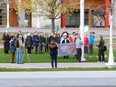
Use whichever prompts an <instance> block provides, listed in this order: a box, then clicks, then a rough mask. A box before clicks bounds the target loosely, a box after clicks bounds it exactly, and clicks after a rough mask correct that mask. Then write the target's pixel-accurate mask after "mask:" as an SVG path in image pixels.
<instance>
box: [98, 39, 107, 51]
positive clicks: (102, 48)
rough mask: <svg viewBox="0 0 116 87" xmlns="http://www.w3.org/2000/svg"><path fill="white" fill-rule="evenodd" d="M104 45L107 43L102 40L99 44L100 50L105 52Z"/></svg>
mask: <svg viewBox="0 0 116 87" xmlns="http://www.w3.org/2000/svg"><path fill="white" fill-rule="evenodd" d="M104 44H105V41H104V40H103V39H101V40H100V41H99V44H98V48H99V50H104Z"/></svg>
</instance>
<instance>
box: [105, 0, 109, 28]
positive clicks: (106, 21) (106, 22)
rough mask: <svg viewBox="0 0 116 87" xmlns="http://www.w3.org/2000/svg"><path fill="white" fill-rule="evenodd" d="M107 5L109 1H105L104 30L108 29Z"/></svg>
mask: <svg viewBox="0 0 116 87" xmlns="http://www.w3.org/2000/svg"><path fill="white" fill-rule="evenodd" d="M109 5H110V0H105V28H108V27H109V13H108V11H107V10H108V9H109Z"/></svg>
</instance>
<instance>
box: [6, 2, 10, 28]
mask: <svg viewBox="0 0 116 87" xmlns="http://www.w3.org/2000/svg"><path fill="white" fill-rule="evenodd" d="M6 3H7V26H6V28H9V0H7V2H6Z"/></svg>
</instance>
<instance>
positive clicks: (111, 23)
mask: <svg viewBox="0 0 116 87" xmlns="http://www.w3.org/2000/svg"><path fill="white" fill-rule="evenodd" d="M111 3H112V5H113V0H112V2H111ZM109 11H110V49H109V58H108V63H106V66H107V67H108V68H113V67H116V65H115V64H114V55H113V47H112V30H113V21H112V20H113V19H112V17H113V16H112V15H113V14H112V11H113V6H112V8H111V9H110V10H109Z"/></svg>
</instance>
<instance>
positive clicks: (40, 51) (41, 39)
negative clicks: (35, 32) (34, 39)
mask: <svg viewBox="0 0 116 87" xmlns="http://www.w3.org/2000/svg"><path fill="white" fill-rule="evenodd" d="M43 43H44V35H43V32H40V36H39V48H38V53H39V54H42V50H43Z"/></svg>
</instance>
